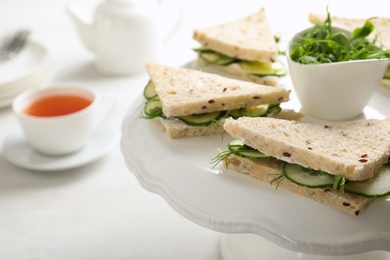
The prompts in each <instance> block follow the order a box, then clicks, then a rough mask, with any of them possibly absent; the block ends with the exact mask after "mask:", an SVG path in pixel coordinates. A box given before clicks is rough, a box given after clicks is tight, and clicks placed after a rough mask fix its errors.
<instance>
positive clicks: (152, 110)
mask: <svg viewBox="0 0 390 260" xmlns="http://www.w3.org/2000/svg"><path fill="white" fill-rule="evenodd" d="M144 112H145V114H146V115H148V116H150V117H158V116H162V114H163V113H162V105H161V101H160V99H159V98H158V97H154V98H151V99H149V100H148V101H147V102H146V104H145V107H144Z"/></svg>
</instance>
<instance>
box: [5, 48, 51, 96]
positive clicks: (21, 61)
mask: <svg viewBox="0 0 390 260" xmlns="http://www.w3.org/2000/svg"><path fill="white" fill-rule="evenodd" d="M49 58H50V55H49V53H48V51H47V50H46V48H45V47H43V46H42V45H40V44H39V43H37V42H34V41H28V42H27V44H26V46H25V47H24V48H23V50H22V51H21V52H20V53H19V54H18V55H17V56H16V57H14V58H12V59H11V60H6V61H2V62H0V71H1V74H0V88H3V87H7V85H8V84H10V83H13V82H16V81H18V80H22V79H24V78H25V77H28V76H30V75H33V74H34V73H35V72H37V71H38V70H40V69H41V68H42V66H44V64H45V63H46V61H47V60H48V59H49Z"/></svg>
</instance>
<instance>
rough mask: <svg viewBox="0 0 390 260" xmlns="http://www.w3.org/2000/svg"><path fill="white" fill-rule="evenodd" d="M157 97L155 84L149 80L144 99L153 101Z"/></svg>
mask: <svg viewBox="0 0 390 260" xmlns="http://www.w3.org/2000/svg"><path fill="white" fill-rule="evenodd" d="M156 96H157V92H156V89H155V86H154V83H153V82H152V81H151V80H149V82H148V84H147V85H146V86H145V88H144V97H145V98H146V99H152V98H154V97H156Z"/></svg>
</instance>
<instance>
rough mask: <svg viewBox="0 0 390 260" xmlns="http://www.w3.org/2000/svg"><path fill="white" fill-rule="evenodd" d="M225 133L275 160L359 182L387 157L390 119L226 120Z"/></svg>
mask: <svg viewBox="0 0 390 260" xmlns="http://www.w3.org/2000/svg"><path fill="white" fill-rule="evenodd" d="M224 129H225V130H226V131H227V132H228V133H229V134H230V135H232V136H233V137H235V138H237V139H240V140H241V141H243V142H244V143H245V144H247V145H249V146H251V147H253V148H255V149H258V150H259V151H262V152H263V153H265V154H268V155H272V156H274V157H275V158H277V159H280V160H283V161H286V162H289V163H295V164H299V165H302V166H304V167H307V168H312V169H315V170H321V171H325V172H327V173H329V174H337V175H341V176H344V177H345V178H346V179H348V180H352V181H354V180H355V181H358V180H364V179H367V178H370V177H372V176H373V175H374V174H375V173H377V172H378V171H379V170H380V168H381V167H382V165H383V164H384V163H386V162H387V160H388V158H389V155H390V119H384V120H376V119H367V120H360V121H355V122H349V123H339V124H334V125H316V124H309V123H302V122H297V121H289V120H281V119H274V118H249V117H246V118H239V119H237V120H233V119H227V120H226V121H225V123H224Z"/></svg>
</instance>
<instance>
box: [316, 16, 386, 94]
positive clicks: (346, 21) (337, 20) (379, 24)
mask: <svg viewBox="0 0 390 260" xmlns="http://www.w3.org/2000/svg"><path fill="white" fill-rule="evenodd" d="M368 18H369V17H367V19H368ZM325 19H326V16H325V15H321V14H315V13H310V14H309V21H310V22H311V23H312V24H317V23H321V22H324V21H325ZM367 19H363V18H350V17H339V16H331V20H332V24H333V25H334V26H337V27H342V28H345V29H347V30H350V31H353V30H354V29H356V28H357V27H361V26H363V25H364V23H365V22H366V20H367ZM371 22H372V23H373V24H374V26H375V29H374V32H373V33H372V34H371V35H370V37H373V38H376V39H377V41H378V42H380V43H381V44H382V45H383V46H384V47H385V48H387V49H390V18H387V17H375V19H372V20H371ZM380 84H381V86H382V87H384V88H389V89H390V80H388V79H382V80H381V82H380Z"/></svg>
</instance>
